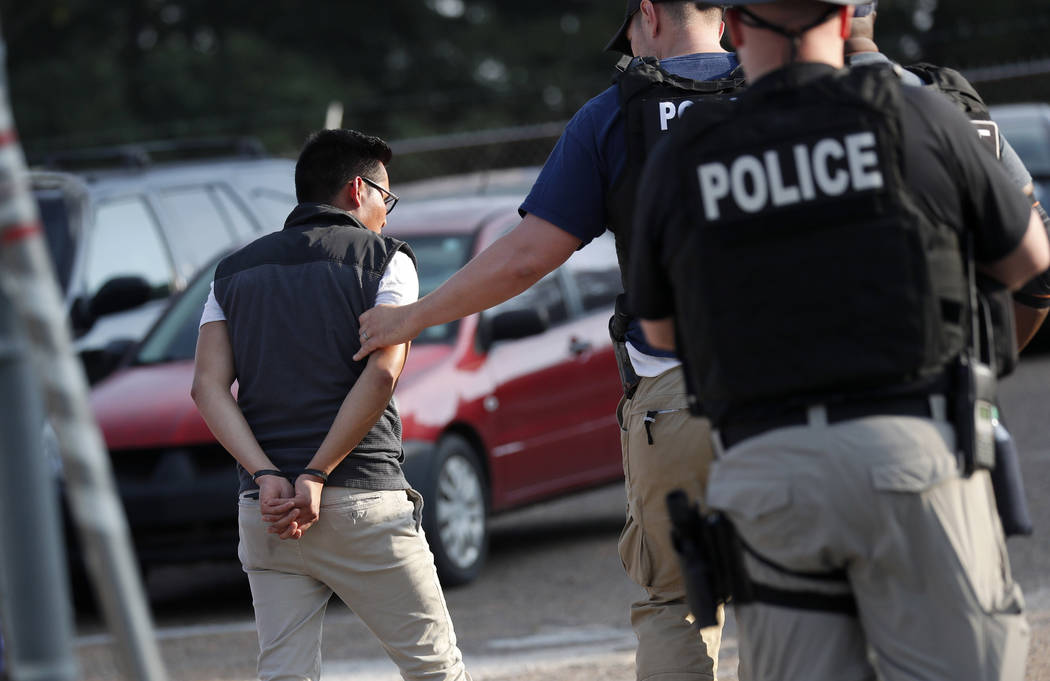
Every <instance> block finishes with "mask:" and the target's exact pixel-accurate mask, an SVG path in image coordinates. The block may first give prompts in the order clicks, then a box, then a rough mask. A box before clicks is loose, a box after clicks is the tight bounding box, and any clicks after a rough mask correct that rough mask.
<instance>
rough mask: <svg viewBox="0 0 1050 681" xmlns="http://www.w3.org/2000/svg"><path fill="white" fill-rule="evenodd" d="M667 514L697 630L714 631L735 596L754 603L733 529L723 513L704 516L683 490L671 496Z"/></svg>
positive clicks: (668, 496) (668, 501)
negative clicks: (723, 609) (720, 608)
mask: <svg viewBox="0 0 1050 681" xmlns="http://www.w3.org/2000/svg"><path fill="white" fill-rule="evenodd" d="M667 510H668V512H669V513H670V516H671V542H672V544H673V545H674V548H675V552H676V553H678V560H679V563H680V564H681V567H682V574H683V576H684V578H685V593H686V601H687V603H688V604H689V610H690V612H692V614H693V618H694V621H695V624H696V626H697V628H700V629H704V628H707V627H713V626H715V625H717V624H718V606H719V605H722V604H724V603H727V602H728V601H729V600H730V599H731V598H733V597H734V596H735V597H736V598H737V599H738V600H740V601H741V602H749V601H750V600H751V594H750V581H749V580H748V579H747V577H746V573H745V572H744V570H743V564H742V562H741V561H742V556H741V553H740V544H739V542H738V541H737V540H736V535H735V533H734V532H733V526H732V525H731V524H730V523H729V521H728V520H727V519H725V517H724V516H722V514H720V513H711V514H707V515H702V514H701V513H700V512H699V509H698V507H697V506H696V505H695V504H690V503H689V500H688V498H687V497H686V495H685V492H683V491H682V490H675V491H673V492H671V493H670V494H668V495H667Z"/></svg>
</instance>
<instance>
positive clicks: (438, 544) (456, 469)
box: [423, 435, 489, 586]
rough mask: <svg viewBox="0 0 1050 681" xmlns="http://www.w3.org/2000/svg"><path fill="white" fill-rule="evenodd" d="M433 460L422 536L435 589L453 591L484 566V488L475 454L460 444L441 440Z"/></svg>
mask: <svg viewBox="0 0 1050 681" xmlns="http://www.w3.org/2000/svg"><path fill="white" fill-rule="evenodd" d="M435 454H436V457H435V462H434V468H433V471H434V473H433V479H432V480H431V481H430V489H431V492H432V493H431V496H430V498H428V499H426V503H425V506H424V508H423V530H424V531H425V532H426V536H427V541H428V542H429V544H430V550H431V551H432V552H433V554H434V565H435V566H436V567H437V572H438V577H439V578H440V579H441V583H442V584H443V585H445V586H457V585H459V584H466V583H468V582H471V581H473V580H474V579H475V578H476V577H477V576H478V574H480V573H481V568H482V566H483V565H484V564H485V556H486V554H487V553H488V544H489V535H488V483H487V481H486V480H485V473H484V471H483V470H482V468H481V463H480V461H479V459H478V455H477V452H476V451H475V450H474V447H473V446H472V445H471V444H470V442H468V441H467V440H466V439H465V438H463V437H461V436H459V435H446V436H445V437H443V438H441V440H440V441H439V442H438V446H437V451H436V453H435Z"/></svg>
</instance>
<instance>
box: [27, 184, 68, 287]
mask: <svg viewBox="0 0 1050 681" xmlns="http://www.w3.org/2000/svg"><path fill="white" fill-rule="evenodd" d="M34 195H35V196H36V202H37V209H38V210H39V211H40V221H41V222H42V223H43V225H44V235H45V236H46V238H47V251H48V254H50V256H51V264H52V266H53V267H54V268H55V276H56V277H57V278H58V285H59V286H60V287H61V288H62V291H66V290H67V289H68V288H69V277H70V275H71V274H72V272H73V258H74V256H75V255H76V246H77V244H76V238H75V237H74V235H73V225H72V224H71V223H72V216H71V215H70V206H69V204H68V203H67V201H66V196H65V194H63V193H62V192H61V191H60V190H57V189H53V190H49V189H41V190H37V191H35V192H34Z"/></svg>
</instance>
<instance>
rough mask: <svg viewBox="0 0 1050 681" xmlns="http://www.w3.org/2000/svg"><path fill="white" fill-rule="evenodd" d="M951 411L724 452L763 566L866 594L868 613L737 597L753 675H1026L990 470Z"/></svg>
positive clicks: (794, 580) (729, 500)
mask: <svg viewBox="0 0 1050 681" xmlns="http://www.w3.org/2000/svg"><path fill="white" fill-rule="evenodd" d="M954 450H955V434H954V429H953V428H952V426H951V425H950V424H949V423H948V422H946V421H943V420H936V421H935V420H932V419H926V418H918V417H906V416H878V417H867V418H861V419H855V420H851V421H843V422H839V423H833V424H830V425H828V424H827V422H826V413H825V412H824V411H823V409H821V408H819V407H817V408H811V409H810V411H809V424H808V425H801V426H795V427H790V428H781V429H778V430H774V431H769V432H767V433H764V434H762V435H759V436H757V437H754V438H751V439H748V440H744V441H742V442H740V443H739V444H738V445H737V446H735V447H732V448H730V449H729V450H728V451H727V452H725V453H724V454H723V455H722V456H721V457H720V458H719V459H718V460H717V461H716V462H715V464H714V466H713V467H712V471H711V482H710V485H709V487H708V502H709V504H710V505H711V506H712V507H713V508H716V509H720V510H723V511H725V512H726V513H727V515H728V516H729V517H730V519H731V520H732V521H733V523H734V525H735V526H736V529H737V532H738V533H739V535H740V536H741V537H742V538H743V539H744V541H746V542H747V544H748V545H750V546H751V547H752V548H753V549H754V550H755V552H757V553H759V554H761V555H762V556H763V557H764V558H766V559H769V560H771V561H773V562H774V563H776V564H779V565H780V566H783V567H785V568H788V569H790V570H794V571H805V572H820V571H828V570H832V569H844V570H845V571H846V573H847V575H848V582H838V583H830V584H829V583H826V582H822V581H817V580H812V579H807V578H801V577H797V576H791V575H787V574H785V573H783V572H779V571H777V570H775V569H772V568H770V567H769V566H768V565H764V564H762V563H761V562H759V561H758V560H755V559H753V558H752V557H751V556H750V555H748V554H747V552H745V564H746V567H747V570H748V572H749V573H750V575H751V577H752V578H753V579H754V580H755V581H758V582H760V583H764V584H767V585H770V586H773V587H778V588H781V589H788V590H796V591H822V592H825V593H847V594H848V593H850V592H852V594H853V596H854V597H855V598H856V602H857V607H858V616H856V617H853V616H849V615H845V614H835V613H828V612H813V611H808V610H799V609H793V608H788V607H782V606H772V605H768V604H762V603H755V604H751V605H741V606H738V607H737V608H736V616H737V625H738V630H739V637H740V669H739V677H740V679H741V681H832V680H834V681H862V680H867V679H875V678H878V679H880V680H881V681H905V680H907V681H914V680H915V679H923V681H995V680H1001V681H1022V680H1023V679H1024V668H1025V659H1026V655H1027V649H1028V625H1027V623H1026V622H1025V618H1024V614H1023V601H1022V598H1021V592H1020V589H1019V588H1018V586H1017V584H1016V583H1015V582H1014V581H1013V580H1012V578H1011V576H1010V567H1009V564H1008V561H1007V554H1006V547H1005V542H1004V539H1003V533H1002V527H1001V525H1000V522H999V518H998V516H997V515H996V510H995V502H994V499H993V498H992V496H991V494H992V492H991V484H990V479H989V477H988V473H987V471H979V472H977V473H975V474H974V475H973V476H971V477H970V478H968V479H965V478H961V477H960V476H959V473H958V467H957V463H956V459H955V456H954V454H953V453H952V452H954Z"/></svg>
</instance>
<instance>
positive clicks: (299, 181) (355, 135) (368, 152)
mask: <svg viewBox="0 0 1050 681" xmlns="http://www.w3.org/2000/svg"><path fill="white" fill-rule="evenodd" d="M393 155H394V153H393V152H392V151H391V150H390V145H389V144H387V143H386V142H384V141H383V140H381V139H379V138H378V137H373V136H371V135H365V134H363V133H360V132H357V131H356V130H342V129H339V130H321V131H319V132H315V133H313V134H311V135H310V136H309V137H307V138H306V144H304V145H303V150H302V151H301V152H299V160H298V161H297V162H296V164H295V198H296V199H297V200H298V201H299V203H330V202H331V200H332V199H333V198H334V197H335V195H336V194H338V193H339V190H340V189H342V188H343V185H345V184H346V183H347V182H350V181H352V180H353V179H354V178H355V177H357V176H361V177H367V178H368V179H370V180H377V181H378V180H379V176H378V174H377V171H378V170H379V164H383V165H388V164H389V163H390V158H391V157H392V156H393Z"/></svg>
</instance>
